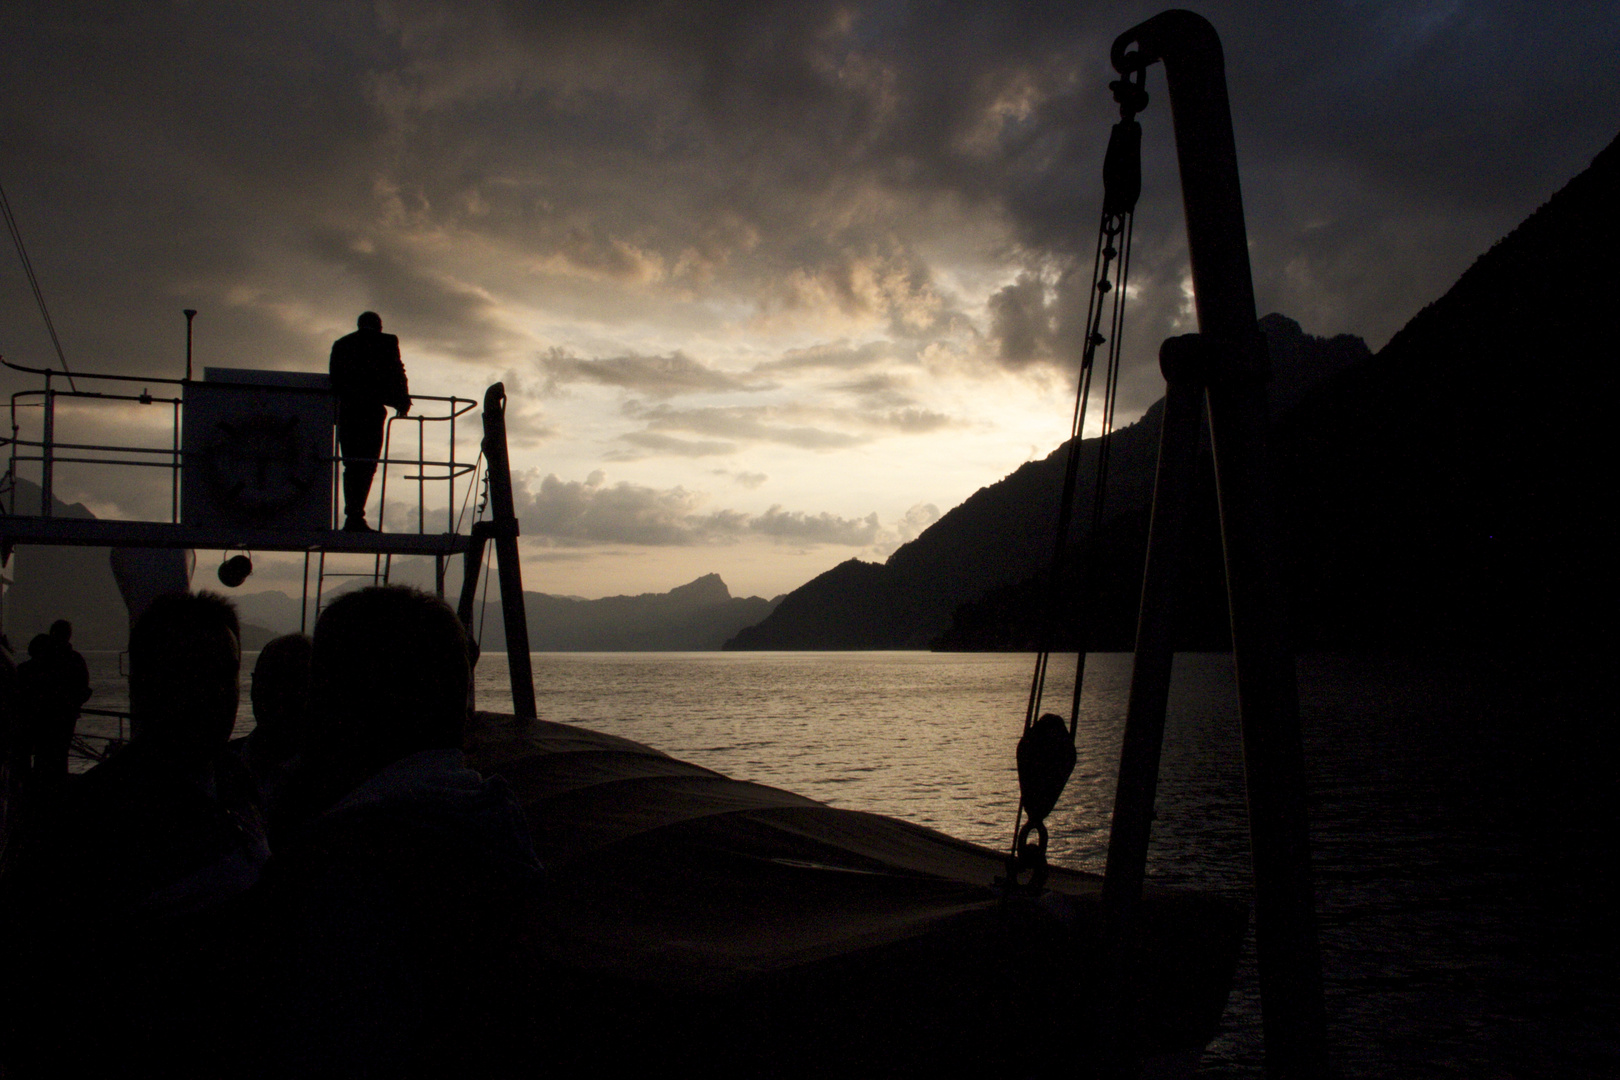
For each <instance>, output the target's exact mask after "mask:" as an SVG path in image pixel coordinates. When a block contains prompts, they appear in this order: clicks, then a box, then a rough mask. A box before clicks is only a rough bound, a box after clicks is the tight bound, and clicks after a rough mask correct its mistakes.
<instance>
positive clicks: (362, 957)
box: [262, 586, 541, 1076]
mask: <svg viewBox="0 0 1620 1080" xmlns="http://www.w3.org/2000/svg"><path fill="white" fill-rule="evenodd" d="M312 677H313V679H312V681H313V697H312V703H313V714H314V719H315V731H314V733H313V736H312V742H311V747H310V751H309V755H308V760H307V766H308V770H309V774H310V775H312V776H313V777H315V778H316V782H317V784H318V785H319V790H321V791H322V792H323V793H324V794H323V797H321V798H320V799H318V800H317V803H318V805H324V807H325V809H324V810H322V811H321V812H319V813H318V814H317V815H316V816H315V817H313V819H311V820H309V821H308V822H307V823H306V824H305V825H304V826H303V827H302V828H301V829H300V830H299V831H298V832H297V833H296V834H295V835H293V836H292V837H291V838H290V839H289V840H288V841H287V843H286V845H285V846H278V848H277V851H276V855H275V858H274V859H272V860H271V863H270V865H269V867H268V868H267V869H266V872H265V878H264V882H263V886H262V899H263V901H264V903H265V907H266V910H267V912H268V918H269V920H270V928H269V942H268V947H267V948H266V950H265V952H266V956H267V957H268V958H269V960H268V962H269V964H270V965H271V966H272V968H273V969H274V975H275V977H274V980H273V981H272V983H271V985H270V988H269V993H268V994H267V1004H266V1006H265V1011H266V1012H267V1014H268V1016H269V1018H270V1022H271V1025H272V1031H273V1032H275V1033H276V1034H273V1035H272V1037H271V1038H269V1039H268V1040H267V1041H266V1044H267V1045H269V1046H272V1047H273V1048H274V1050H273V1052H274V1053H275V1054H277V1055H278V1056H277V1060H276V1061H275V1062H274V1063H273V1067H272V1068H271V1069H270V1072H271V1073H272V1074H275V1075H286V1076H309V1075H317V1076H326V1075H331V1076H349V1075H359V1074H366V1075H388V1076H393V1075H411V1076H416V1075H421V1076H452V1075H453V1076H469V1075H471V1076H477V1075H489V1074H492V1073H495V1072H498V1071H500V1070H501V1069H502V1068H503V1066H504V1063H508V1062H511V1061H514V1060H517V1059H519V1058H522V1056H523V1054H524V1053H525V1052H526V1049H525V1047H526V1039H527V1036H526V1035H525V1033H526V1032H528V1031H532V1030H534V1028H535V1025H536V1019H537V1018H536V1017H535V1016H534V1015H533V1010H532V1008H531V1007H530V1006H529V1005H527V1004H525V1002H526V1001H527V997H526V994H525V992H524V987H525V985H526V983H527V981H529V980H531V979H532V978H533V974H532V973H533V971H534V965H533V964H532V963H530V961H529V951H528V947H527V946H526V944H525V934H526V933H527V932H528V929H527V928H528V927H530V926H532V925H533V923H534V920H533V918H532V905H533V904H534V902H535V900H536V899H537V893H538V886H539V883H540V875H541V871H540V865H539V862H538V861H537V860H536V858H535V855H534V852H533V849H532V847H531V845H530V842H529V835H528V828H527V825H526V823H525V821H524V817H523V813H522V810H521V808H520V807H519V806H518V804H517V801H516V799H515V798H514V796H513V794H512V792H511V790H510V788H508V787H507V785H506V783H505V782H504V781H503V780H501V779H500V778H498V777H490V778H486V777H484V776H481V775H480V774H479V773H477V772H475V771H474V770H472V769H471V768H469V767H468V765H467V762H466V758H465V756H464V755H463V753H462V750H461V745H462V740H463V736H464V730H465V725H466V722H467V689H468V679H469V672H468V664H467V645H466V638H465V635H464V633H463V631H462V627H461V623H460V622H459V621H458V620H457V618H456V616H455V614H454V612H452V611H451V610H450V609H449V608H448V607H446V606H445V604H444V603H443V602H442V601H440V600H438V599H435V598H434V597H431V596H428V595H427V594H425V593H421V592H418V591H416V590H414V589H406V588H400V587H397V586H395V587H379V588H368V589H363V590H360V591H358V592H354V593H350V594H348V595H345V596H343V597H341V598H339V599H338V600H337V601H335V602H334V603H332V604H331V605H330V606H329V607H328V608H327V609H326V610H325V612H323V613H322V615H321V618H320V621H319V623H318V624H317V625H316V627H315V642H314V654H313V660H312Z"/></svg>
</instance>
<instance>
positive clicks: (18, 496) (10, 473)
mask: <svg viewBox="0 0 1620 1080" xmlns="http://www.w3.org/2000/svg"><path fill="white" fill-rule="evenodd" d="M4 363H5V366H6V367H8V368H10V369H12V370H14V371H19V372H23V373H25V374H29V375H32V376H36V377H37V378H38V380H39V383H38V384H37V385H36V387H34V388H29V389H24V390H20V391H18V392H16V393H14V394H12V395H11V409H10V419H11V425H10V427H11V430H10V432H9V437H7V436H0V445H4V446H5V447H6V448H7V450H8V455H7V461H6V473H5V480H6V483H5V484H3V485H0V554H5V555H9V553H10V551H11V549H12V548H13V547H15V546H17V545H19V544H45V545H77V546H90V547H113V548H118V547H123V548H181V549H186V548H191V549H199V548H200V549H205V550H247V551H265V552H270V551H280V552H303V553H306V554H307V553H314V552H325V553H357V554H376V555H385V556H386V555H424V556H435V557H439V558H444V557H447V556H451V555H456V554H463V553H466V552H468V551H470V550H472V549H473V548H474V546H475V543H476V541H475V535H478V534H480V533H482V535H483V536H488V535H490V533H489V531H488V530H489V526H488V525H487V524H486V525H483V526H480V527H467V526H465V525H464V520H465V519H466V518H467V517H468V514H467V511H468V509H469V508H470V506H471V504H472V502H473V496H474V495H475V494H476V492H477V488H478V482H479V479H480V478H481V477H482V476H484V475H485V474H484V473H483V472H482V471H481V468H480V467H481V466H482V465H483V464H484V459H483V452H482V448H481V447H469V448H466V449H465V450H462V451H461V452H459V453H458V447H457V436H458V434H463V435H464V434H465V432H466V428H467V426H468V425H467V424H466V423H465V422H463V423H462V424H460V428H461V431H460V432H458V423H457V421H458V419H460V418H461V417H463V416H464V415H465V414H467V413H468V412H470V411H471V410H472V409H473V408H474V407H475V406H476V405H477V402H476V401H474V400H472V399H470V398H462V397H454V396H448V397H446V396H436V395H431V394H415V395H412V399H413V406H412V410H411V412H410V413H409V414H407V415H404V416H394V417H391V418H390V419H389V420H388V422H387V428H386V434H385V442H384V445H383V450H382V455H381V457H380V458H379V459H377V473H376V480H377V482H376V483H375V484H374V485H373V488H372V493H371V498H370V500H369V504H370V505H369V506H368V519H369V520H370V521H371V522H372V523H374V524H375V525H376V526H377V528H376V530H375V531H366V532H347V531H344V530H342V529H340V528H339V527H338V523H339V521H340V517H339V505H338V502H339V499H338V492H339V489H340V484H339V483H338V480H339V477H340V475H341V470H342V465H343V463H342V459H341V457H340V455H339V454H338V451H337V446H336V443H335V440H334V437H333V426H334V422H335V419H336V405H335V400H334V397H333V395H332V392H331V389H330V384H329V381H328V379H327V377H326V375H325V374H322V373H318V372H286V371H259V370H248V369H236V368H208V369H205V370H204V372H203V378H201V379H192V378H189V377H188V378H185V379H168V378H144V377H140V376H130V375H110V374H108V375H104V374H92V373H79V372H75V373H73V374H72V375H68V374H66V373H64V372H61V371H52V370H49V369H39V368H30V367H24V366H21V365H18V364H15V363H12V362H11V361H4ZM473 430H474V431H475V432H476V431H477V427H476V426H475V427H474V429H473ZM108 432H112V433H114V435H113V438H112V439H109V438H108V436H107V433H108ZM113 440H116V441H113ZM366 460H370V459H366ZM153 470H157V471H158V473H159V475H160V476H162V474H164V473H166V474H167V475H166V476H163V480H166V481H167V483H162V482H161V481H160V483H159V484H158V485H154V484H152V483H151V478H152V473H153ZM36 483H37V485H38V489H37V491H36V490H34V488H33V485H35V484H36ZM68 484H71V485H72V487H71V488H70V489H69V488H67V485H68ZM164 488H166V489H167V490H166V491H164V490H163V489H164ZM59 489H66V490H71V491H73V493H74V494H73V495H71V496H70V497H71V498H82V499H86V500H87V501H89V500H91V499H92V498H94V499H96V500H98V501H105V502H113V503H118V502H128V503H129V504H131V505H136V506H139V505H145V506H146V507H147V508H148V510H150V509H151V508H152V504H153V501H154V498H156V499H161V500H162V501H164V502H167V503H168V506H167V510H168V513H167V515H166V516H167V518H168V520H161V519H159V520H150V519H148V520H129V519H107V518H91V517H87V516H66V515H64V514H63V513H62V507H61V504H60V503H59V502H58V501H57V499H56V492H57V490H59ZM91 493H95V494H91ZM165 495H166V496H167V497H166V498H164V496H165ZM401 496H403V498H402V497H401ZM159 505H161V503H159ZM159 513H160V514H161V513H162V511H159ZM472 516H473V517H474V518H476V517H477V516H478V515H477V514H476V513H474V514H473V515H472ZM513 524H514V525H515V522H514V523H513ZM514 531H515V530H514Z"/></svg>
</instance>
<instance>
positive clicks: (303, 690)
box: [249, 634, 311, 759]
mask: <svg viewBox="0 0 1620 1080" xmlns="http://www.w3.org/2000/svg"><path fill="white" fill-rule="evenodd" d="M310 652H311V647H310V640H309V638H308V637H307V636H305V635H303V634H285V635H283V636H281V637H278V638H276V639H274V640H272V641H270V642H268V643H267V644H266V645H265V647H264V648H263V649H261V650H260V651H259V659H258V662H257V663H255V664H254V665H253V682H252V684H251V690H250V691H249V696H250V697H251V698H252V700H253V720H254V724H255V727H254V729H253V737H254V739H255V740H256V741H257V742H259V743H261V744H263V745H264V746H265V747H266V749H268V750H269V751H270V753H271V754H272V756H274V757H276V758H282V759H285V758H289V757H291V756H293V755H294V754H296V753H298V752H299V751H300V750H302V749H304V744H305V741H306V735H307V731H308V726H309V725H308V719H307V716H308V712H309V658H310Z"/></svg>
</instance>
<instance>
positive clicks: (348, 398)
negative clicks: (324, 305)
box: [331, 330, 411, 423]
mask: <svg viewBox="0 0 1620 1080" xmlns="http://www.w3.org/2000/svg"><path fill="white" fill-rule="evenodd" d="M331 373H332V391H333V393H335V394H337V398H338V407H339V412H338V416H339V422H340V423H342V422H344V421H346V420H347V421H352V420H359V419H360V418H362V417H365V416H367V415H377V414H378V413H379V412H380V409H381V407H382V406H384V405H391V406H393V407H394V408H395V409H408V408H410V404H411V391H410V387H409V385H408V384H407V383H406V381H405V365H404V363H403V362H402V361H401V360H400V358H399V338H398V337H397V336H395V335H394V334H385V333H383V332H382V331H381V330H356V331H355V332H354V333H352V334H346V335H344V336H343V337H340V338H338V339H337V340H336V341H335V342H333V343H332V364H331Z"/></svg>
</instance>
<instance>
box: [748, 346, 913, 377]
mask: <svg viewBox="0 0 1620 1080" xmlns="http://www.w3.org/2000/svg"><path fill="white" fill-rule="evenodd" d="M915 351H916V350H915V348H914V347H911V348H908V347H907V346H906V345H904V344H901V343H898V342H894V341H869V342H866V343H865V344H862V345H850V344H849V343H847V342H830V343H826V344H821V345H814V346H811V347H810V348H805V349H792V350H790V351H789V352H787V353H786V354H785V355H783V356H782V357H781V358H779V359H776V360H767V361H765V362H764V363H762V364H760V365H758V367H757V368H756V369H755V370H757V371H793V370H813V369H817V368H825V369H830V370H834V371H839V370H852V369H859V368H865V367H872V366H874V365H877V364H883V363H888V362H890V361H892V360H894V359H912V358H914V357H915Z"/></svg>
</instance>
